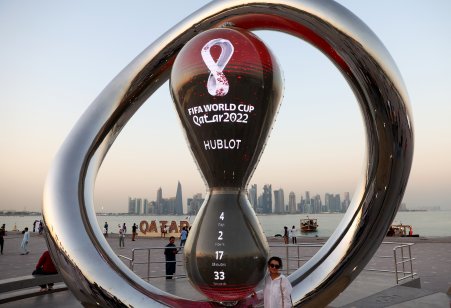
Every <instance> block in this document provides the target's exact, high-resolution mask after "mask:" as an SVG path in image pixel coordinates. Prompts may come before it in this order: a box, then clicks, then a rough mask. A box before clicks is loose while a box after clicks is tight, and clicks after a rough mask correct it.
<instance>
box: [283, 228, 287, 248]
mask: <svg viewBox="0 0 451 308" xmlns="http://www.w3.org/2000/svg"><path fill="white" fill-rule="evenodd" d="M283 242H284V243H285V244H288V227H287V226H284V227H283Z"/></svg>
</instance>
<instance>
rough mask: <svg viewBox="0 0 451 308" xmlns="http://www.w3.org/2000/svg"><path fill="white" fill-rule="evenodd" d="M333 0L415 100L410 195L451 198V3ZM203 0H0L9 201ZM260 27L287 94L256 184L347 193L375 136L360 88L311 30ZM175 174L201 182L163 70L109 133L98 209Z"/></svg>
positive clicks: (30, 190) (427, 202) (25, 197)
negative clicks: (300, 35) (168, 2)
mask: <svg viewBox="0 0 451 308" xmlns="http://www.w3.org/2000/svg"><path fill="white" fill-rule="evenodd" d="M338 2H339V3H341V4H342V5H343V6H345V7H347V8H348V9H349V10H350V11H352V12H353V13H354V14H356V15H357V16H358V17H359V18H360V19H362V20H363V21H364V22H365V23H366V24H367V25H368V26H369V27H370V28H371V29H372V30H373V31H374V32H375V33H376V35H377V36H378V37H379V38H380V39H381V41H382V42H383V43H384V45H385V46H386V48H387V49H388V51H389V52H390V54H391V55H392V57H393V58H394V60H395V62H396V64H397V66H398V68H399V71H400V72H401V75H402V77H403V79H404V82H405V84H406V88H407V90H408V93H409V96H410V99H411V106H412V115H413V123H414V131H415V153H414V161H413V166H412V170H411V175H410V179H409V183H408V186H407V190H406V193H405V196H404V202H405V203H406V204H407V206H408V207H409V208H412V209H415V208H422V207H424V206H431V207H434V206H440V207H441V209H443V210H451V196H450V195H449V193H448V189H449V187H451V162H450V160H449V157H450V154H451V122H450V121H449V116H451V93H450V92H449V91H448V90H447V86H448V85H449V84H450V83H451V74H450V73H449V72H450V71H451V61H450V60H449V54H451V39H450V38H449V30H451V2H449V1H435V2H434V4H433V5H430V6H428V14H424V5H423V4H422V3H421V2H419V1H418V2H415V1H407V0H402V1H396V2H393V1H389V0H383V1H379V2H377V3H367V2H365V3H362V2H361V1H357V0H341V1H338ZM206 3H207V1H200V0H196V1H189V2H188V1H180V2H179V3H177V5H174V6H173V7H171V8H168V7H167V6H165V5H164V4H162V3H159V2H157V3H149V2H147V1H136V2H134V4H133V5H130V4H127V3H119V2H117V3H111V2H108V1H99V2H96V3H91V2H89V1H80V2H77V3H68V2H58V1H50V0H44V1H39V2H33V1H25V0H18V1H5V0H0V44H1V46H2V48H1V49H0V67H1V68H2V69H1V70H0V83H1V85H2V91H0V104H1V105H0V106H1V108H2V112H0V123H1V124H0V125H1V130H0V140H2V141H3V142H2V151H0V171H1V172H0V195H1V196H2V202H1V203H0V210H18V211H20V210H24V209H26V210H29V211H35V210H40V209H41V202H42V193H43V187H44V182H45V178H46V175H47V172H48V170H49V167H50V165H51V163H52V160H53V157H54V156H55V154H56V152H57V150H58V148H59V147H60V145H61V144H62V142H63V141H64V140H65V138H66V137H67V135H68V134H69V132H70V130H71V129H72V127H73V126H74V125H75V123H76V121H77V120H78V119H79V118H80V116H81V115H82V114H83V112H84V111H85V110H86V109H87V108H88V106H89V105H90V104H91V102H92V101H93V100H94V99H95V98H96V96H97V95H98V94H99V93H100V92H101V91H102V90H103V89H104V88H105V87H106V85H107V84H108V83H109V82H110V81H111V80H112V79H113V78H114V77H115V76H116V75H117V74H118V73H119V72H120V71H121V70H122V69H123V68H124V67H125V66H126V65H128V64H129V63H130V62H131V61H132V60H133V59H134V58H135V57H136V56H137V55H138V54H139V53H140V52H141V51H142V50H144V49H145V48H146V47H147V46H148V45H149V44H151V43H152V42H154V41H155V40H156V39H157V38H158V37H159V36H161V35H163V34H164V33H165V32H166V31H167V30H169V29H170V28H171V27H172V26H174V24H175V23H176V22H175V21H180V20H182V19H183V18H184V17H186V16H188V15H189V14H191V13H192V12H193V11H195V10H196V9H198V8H200V7H202V6H203V5H204V4H206ZM106 7H107V8H108V10H105V8H106ZM169 14H170V15H171V18H167V16H168V15H169ZM124 21H125V22H124ZM255 33H256V34H257V35H258V36H259V37H260V38H261V39H262V40H263V41H264V42H265V43H266V44H267V45H268V47H269V48H270V49H271V50H272V52H273V53H274V54H275V56H276V58H277V59H278V61H279V63H280V66H281V68H282V71H283V72H284V80H285V93H284V99H283V101H282V106H281V108H280V111H279V114H278V116H277V119H276V122H275V124H274V127H273V130H272V132H271V136H270V138H269V140H268V143H267V146H266V149H265V151H264V153H263V155H262V156H261V159H260V161H259V164H258V165H257V168H256V170H255V173H254V175H253V177H252V178H251V179H249V183H256V184H257V185H258V187H263V185H265V184H266V183H272V186H273V187H274V188H276V189H278V188H281V187H283V189H284V191H285V192H290V191H293V192H295V193H296V194H297V192H299V191H302V190H304V191H305V190H309V191H314V192H317V193H318V194H320V195H324V193H326V192H327V190H330V191H339V192H346V191H349V192H350V195H351V197H352V194H353V191H354V189H355V187H356V186H357V184H358V183H359V182H360V181H361V179H362V178H363V175H362V174H363V172H362V169H363V166H364V165H365V159H364V157H365V146H366V145H365V132H364V127H363V122H362V117H361V114H360V111H359V107H358V104H357V102H356V99H355V97H354V95H353V93H352V91H351V90H350V88H349V86H348V85H347V83H346V81H345V80H344V78H343V77H342V76H341V75H340V73H339V72H338V70H337V69H336V68H335V67H334V66H333V65H332V64H331V62H330V61H329V60H328V59H327V57H326V56H324V55H323V54H321V53H320V52H319V51H317V50H316V49H314V48H313V47H312V46H310V45H308V44H307V43H305V42H303V41H301V40H299V39H296V38H293V37H290V36H288V35H285V34H282V33H274V32H269V31H256V32H255ZM177 181H180V182H181V183H182V184H183V195H184V196H193V195H194V194H196V193H197V192H200V191H202V187H205V186H204V184H203V181H202V177H201V175H200V174H199V171H198V170H197V166H196V163H195V162H194V160H193V159H192V157H191V153H190V150H189V146H188V145H187V144H186V140H185V138H184V135H183V132H182V130H181V127H180V121H179V120H178V118H177V115H176V111H175V108H174V107H173V103H172V100H171V97H170V95H169V89H168V84H167V83H166V84H164V85H163V86H162V87H161V88H160V89H159V90H158V91H157V92H156V93H155V95H153V96H152V97H151V98H150V99H149V100H148V101H147V102H146V103H145V104H144V105H143V106H142V107H141V108H140V109H139V110H138V112H137V113H136V114H135V115H134V117H133V118H132V119H131V120H130V122H129V123H128V124H127V125H126V126H125V127H124V129H123V130H122V132H121V133H120V135H119V136H118V138H117V139H116V142H115V143H114V144H113V145H112V147H111V149H110V151H109V153H108V154H107V156H106V158H105V160H104V162H103V165H102V167H101V168H100V172H99V174H98V178H97V182H96V187H95V194H94V198H95V200H94V201H95V209H96V211H101V209H102V207H103V208H104V210H105V211H108V212H119V211H120V209H121V208H122V207H123V204H124V202H126V200H127V198H128V196H130V195H133V196H141V195H142V196H144V195H145V194H146V192H148V191H152V188H153V187H159V186H162V187H166V188H165V191H166V192H167V195H171V196H175V194H176V185H172V183H177ZM249 187H250V186H249ZM249 187H248V188H249ZM303 188H306V189H303ZM203 194H205V189H204V190H203ZM184 199H185V200H184V203H185V201H186V198H184ZM287 201H288V197H287V196H285V202H287Z"/></svg>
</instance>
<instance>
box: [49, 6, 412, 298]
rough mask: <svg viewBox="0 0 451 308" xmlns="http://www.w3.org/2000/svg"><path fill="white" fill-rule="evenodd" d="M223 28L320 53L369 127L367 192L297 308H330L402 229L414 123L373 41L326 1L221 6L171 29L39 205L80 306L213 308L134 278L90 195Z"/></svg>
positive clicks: (65, 157) (82, 134) (83, 123)
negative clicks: (108, 162) (192, 54)
mask: <svg viewBox="0 0 451 308" xmlns="http://www.w3.org/2000/svg"><path fill="white" fill-rule="evenodd" d="M224 24H230V25H234V26H236V27H240V28H245V29H248V30H255V29H268V30H276V31H284V32H286V33H289V34H292V35H294V36H297V37H299V38H301V39H304V40H306V41H307V42H310V43H311V44H313V45H314V46H316V47H317V48H318V49H319V50H320V51H322V52H323V53H324V54H325V55H327V56H328V57H329V58H330V60H331V61H332V62H333V63H334V64H335V65H336V66H337V67H338V69H339V70H340V71H341V73H342V74H343V76H344V77H345V79H346V80H347V81H348V83H349V85H350V86H351V88H352V90H353V91H354V94H355V96H356V98H357V101H358V103H359V105H360V108H361V111H362V115H363V118H364V123H365V127H366V135H367V157H366V159H367V165H366V168H365V169H364V170H363V176H362V180H361V183H360V185H359V187H358V188H357V191H356V193H355V194H354V198H353V200H352V203H351V205H350V206H349V209H348V211H347V213H346V214H345V216H344V218H343V220H342V221H341V223H340V224H339V226H338V227H337V229H336V231H335V232H334V233H333V235H332V236H331V237H330V239H329V240H328V241H327V243H326V244H325V245H324V246H323V247H322V248H321V249H320V251H319V252H318V253H317V254H316V255H315V256H314V257H313V258H312V259H310V260H309V261H308V262H307V263H306V264H305V265H304V266H302V267H301V268H299V269H298V270H297V271H296V272H294V273H293V274H291V275H290V276H289V279H290V281H291V283H292V285H293V287H294V288H293V293H292V298H293V302H294V303H295V304H296V305H297V304H302V305H303V306H304V307H308V306H312V307H313V306H315V307H317V306H325V305H327V303H329V302H330V301H331V300H333V299H334V298H335V297H336V296H337V295H338V294H339V293H340V292H342V291H343V290H344V289H345V288H346V287H347V286H348V285H349V284H350V283H351V281H352V280H353V279H354V278H355V277H356V276H357V275H358V274H359V272H360V271H361V270H362V269H363V268H364V266H365V264H366V263H367V262H368V261H369V260H370V258H371V257H372V255H373V253H374V252H375V251H376V249H377V247H378V246H379V244H380V243H381V242H382V240H383V238H384V236H385V233H386V231H387V229H388V227H389V226H390V224H391V222H392V220H393V218H394V217H395V214H396V212H397V209H398V206H399V204H400V202H401V200H402V197H403V194H404V191H405V188H406V185H407V180H408V177H409V173H410V168H411V164H412V157H413V128H412V118H411V115H410V109H409V103H408V96H407V92H406V89H405V87H404V84H403V81H402V79H401V76H400V73H399V72H398V70H397V68H396V65H395V63H394V62H393V60H392V58H391V56H390V55H389V53H388V52H387V50H386V49H385V47H384V46H383V44H382V43H381V42H380V41H379V39H378V38H377V37H376V35H375V34H374V33H373V32H371V30H370V29H369V28H368V27H367V26H366V25H365V24H364V23H363V22H362V21H361V20H359V19H358V18H357V17H356V16H355V15H353V14H352V13H351V12H349V11H348V10H347V9H345V8H344V7H342V6H341V5H339V4H337V3H335V2H332V1H329V0H305V1H302V0H299V1H296V0H266V1H262V0H254V1H250V0H248V1H245V0H242V1H239V0H231V1H215V2H212V3H210V4H208V5H206V6H205V7H203V8H202V9H200V10H198V11H197V12H195V13H193V14H192V15H190V16H189V17H188V18H186V19H185V20H183V21H182V22H180V23H179V24H177V25H176V26H174V27H173V28H172V29H171V30H169V31H168V32H167V33H165V34H164V35H163V36H162V37H160V38H159V39H158V40H157V41H156V42H154V43H153V44H151V45H150V46H149V47H148V48H147V49H145V50H144V51H143V52H142V53H141V54H140V55H139V56H138V57H137V58H136V59H135V60H133V61H132V62H131V63H130V64H129V65H128V66H127V67H126V68H125V69H124V70H123V71H122V72H120V73H119V75H118V76H116V78H114V79H113V80H112V81H111V83H110V84H109V85H108V86H107V87H106V88H105V89H104V90H103V92H102V93H101V94H100V95H99V96H98V97H97V99H96V100H95V101H94V102H93V103H92V104H91V105H90V107H89V108H88V109H87V111H86V112H85V113H84V114H83V116H82V117H81V118H80V120H79V121H78V123H77V124H76V126H75V127H74V128H73V130H72V131H71V133H70V134H69V136H68V137H67V139H66V141H65V142H64V144H63V145H62V147H61V149H60V151H59V153H58V154H57V156H56V158H55V161H54V164H53V166H52V168H51V170H50V172H49V175H48V178H47V182H46V186H45V190H44V200H43V215H44V220H45V225H46V227H47V228H48V232H47V240H48V244H49V247H50V250H51V253H52V256H53V258H54V260H55V261H56V263H57V265H58V268H59V270H60V273H61V275H62V276H63V278H64V281H65V282H66V284H67V286H68V287H69V288H70V290H71V291H72V292H73V293H74V295H75V296H76V297H77V298H78V299H79V300H80V301H81V302H82V303H84V304H86V305H101V306H117V305H127V306H135V307H142V306H152V307H154V306H156V305H162V306H164V305H167V306H183V307H194V306H195V307H199V306H205V307H208V306H212V305H213V303H207V302H204V303H195V302H192V301H189V300H186V299H182V298H177V297H175V296H173V295H171V294H168V293H165V292H163V291H161V290H159V289H157V288H155V287H153V286H152V285H150V284H148V283H146V282H145V281H143V280H141V279H140V278H139V277H137V276H136V275H135V274H134V273H133V272H132V271H130V269H128V268H127V266H126V265H125V264H123V262H122V261H121V260H120V259H119V258H118V257H117V256H116V255H115V254H114V252H113V250H112V249H111V248H110V247H109V245H108V243H107V241H106V240H105V239H104V237H103V235H102V231H101V230H100V228H99V227H98V225H97V220H96V215H95V211H94V205H93V191H94V183H95V179H96V175H97V171H98V169H99V168H100V165H101V163H102V160H103V158H104V157H105V155H106V153H107V152H108V149H109V148H110V146H111V145H112V143H113V142H114V140H115V138H116V137H117V136H118V134H119V132H120V131H121V129H122V128H123V127H124V126H125V125H126V123H127V121H128V120H129V119H130V118H131V117H132V116H133V114H134V113H135V112H136V110H137V109H138V108H139V107H140V106H141V105H142V104H143V103H144V102H145V101H146V100H147V98H149V97H150V96H151V95H152V94H153V93H154V92H155V91H156V90H157V89H158V88H159V87H160V85H162V84H163V83H164V82H165V81H166V80H168V77H169V73H170V69H171V65H172V63H173V60H174V57H175V56H176V55H177V53H178V51H179V50H180V49H181V47H182V46H183V45H184V44H185V43H186V42H187V41H188V40H190V39H191V38H192V37H194V36H195V35H196V34H197V33H200V32H202V31H205V30H207V29H211V28H214V27H218V26H221V25H224ZM247 300H248V299H244V300H243V302H242V303H245V302H246V301H247Z"/></svg>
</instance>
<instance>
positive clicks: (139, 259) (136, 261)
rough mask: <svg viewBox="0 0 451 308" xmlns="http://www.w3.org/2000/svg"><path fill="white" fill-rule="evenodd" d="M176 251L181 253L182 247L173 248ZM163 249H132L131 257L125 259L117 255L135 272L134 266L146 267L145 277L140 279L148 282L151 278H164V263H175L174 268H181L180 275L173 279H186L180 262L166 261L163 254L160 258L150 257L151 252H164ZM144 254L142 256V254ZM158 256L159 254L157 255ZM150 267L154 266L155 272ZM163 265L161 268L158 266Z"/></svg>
mask: <svg viewBox="0 0 451 308" xmlns="http://www.w3.org/2000/svg"><path fill="white" fill-rule="evenodd" d="M175 248H177V249H178V252H183V246H179V247H175ZM164 249H165V247H145V248H133V249H132V257H131V258H129V257H126V256H123V255H118V257H120V258H122V259H124V260H127V261H128V262H129V268H130V269H131V270H132V271H133V272H135V266H136V265H147V275H145V276H141V278H142V279H146V280H149V279H151V278H162V277H166V273H165V266H166V263H172V262H175V263H176V266H177V267H179V268H182V269H183V271H182V274H178V275H171V276H172V277H173V278H183V277H186V273H185V271H184V266H183V263H182V260H177V259H176V261H166V260H165V258H164V254H163V252H162V253H161V257H155V254H153V257H152V251H157V250H159V251H164ZM142 252H144V254H142ZM158 255H160V254H158ZM151 265H155V268H156V269H157V270H154V271H152V270H151ZM158 265H163V266H158ZM152 272H156V273H157V274H156V275H153V274H152Z"/></svg>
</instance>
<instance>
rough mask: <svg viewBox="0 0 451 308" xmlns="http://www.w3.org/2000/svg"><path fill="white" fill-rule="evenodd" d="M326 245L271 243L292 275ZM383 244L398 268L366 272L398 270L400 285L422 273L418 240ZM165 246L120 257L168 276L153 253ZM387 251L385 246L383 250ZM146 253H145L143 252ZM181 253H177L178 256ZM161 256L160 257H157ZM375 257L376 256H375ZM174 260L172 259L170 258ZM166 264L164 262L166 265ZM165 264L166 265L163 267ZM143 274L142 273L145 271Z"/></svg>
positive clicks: (182, 274) (156, 274)
mask: <svg viewBox="0 0 451 308" xmlns="http://www.w3.org/2000/svg"><path fill="white" fill-rule="evenodd" d="M323 245H324V242H319V243H299V244H271V243H270V245H269V247H270V255H277V256H279V257H280V258H281V259H282V260H283V262H284V267H283V268H284V269H283V270H284V272H285V274H286V275H289V274H291V273H292V272H294V271H295V270H297V269H298V268H300V267H301V266H302V265H303V264H304V263H305V262H307V261H308V260H310V259H311V258H312V257H313V256H314V255H315V253H316V252H317V251H318V250H319V249H320V248H321V247H322V246H323ZM382 245H384V246H387V245H396V246H395V247H394V248H393V249H392V252H393V254H392V255H375V256H374V257H375V258H376V259H387V258H390V259H392V258H393V261H394V269H383V268H378V269H376V268H373V267H371V266H372V265H371V264H370V263H371V262H370V263H369V264H368V265H367V267H365V268H364V270H366V271H375V272H387V273H394V274H395V279H396V284H399V282H400V281H402V280H405V279H408V278H411V279H414V278H415V276H418V274H417V273H415V272H414V271H413V262H412V261H414V260H415V258H413V257H412V249H411V247H412V246H413V245H414V243H397V242H382V244H381V247H382ZM176 248H177V249H178V250H179V252H180V251H182V253H183V247H176ZM164 249H165V247H147V248H133V249H132V256H131V258H129V257H126V256H123V255H119V257H120V258H122V259H124V260H126V261H127V262H128V263H129V268H130V269H131V270H132V271H134V272H135V268H136V266H137V265H147V274H146V275H145V276H144V277H141V278H142V279H146V280H149V279H151V278H162V277H166V275H165V264H166V261H165V259H164V254H163V252H161V253H158V254H155V253H153V254H152V252H153V251H156V250H160V251H164ZM383 250H384V249H383ZM143 253H144V254H143ZM178 255H179V254H177V256H178ZM155 256H157V257H155ZM373 260H374V258H373ZM169 262H171V261H169ZM173 262H176V266H177V268H180V269H181V271H180V270H178V271H176V272H180V274H177V275H174V277H175V278H183V277H186V272H185V269H184V265H183V261H182V260H179V258H177V259H176V261H173ZM163 264H164V265H163ZM159 265H163V266H159ZM141 273H142V272H141Z"/></svg>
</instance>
